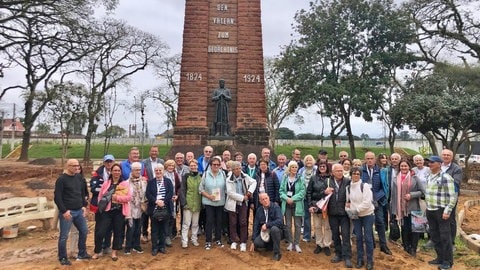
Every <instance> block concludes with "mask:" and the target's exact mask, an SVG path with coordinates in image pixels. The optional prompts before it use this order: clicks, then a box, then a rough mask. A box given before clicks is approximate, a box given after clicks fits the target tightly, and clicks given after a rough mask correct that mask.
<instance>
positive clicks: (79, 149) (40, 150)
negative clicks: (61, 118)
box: [2, 144, 417, 160]
mask: <svg viewBox="0 0 480 270" xmlns="http://www.w3.org/2000/svg"><path fill="white" fill-rule="evenodd" d="M132 146H134V145H121V144H112V145H110V147H109V150H108V153H109V154H112V155H114V156H115V158H117V159H119V160H123V159H125V158H127V155H128V151H129V149H130V148H131V147H132ZM84 147H85V146H84V145H83V144H73V145H70V146H69V148H68V155H67V157H68V158H79V159H82V158H83V152H84ZM137 147H139V149H140V156H141V157H142V158H146V157H148V151H149V147H150V145H145V146H143V147H141V146H138V145H137ZM295 148H298V149H299V150H300V151H301V152H302V156H305V155H307V154H311V155H313V156H314V157H315V158H316V157H317V154H318V150H319V149H320V147H312V146H301V145H298V146H295V145H288V146H279V147H277V148H276V149H275V154H277V155H278V154H280V153H283V154H285V155H286V156H287V158H290V157H291V153H292V151H293V150H294V149H295ZM323 149H325V150H326V151H327V152H328V155H329V158H330V159H336V157H338V152H339V151H342V150H345V151H347V152H350V151H349V150H350V149H349V148H346V147H337V148H336V152H337V154H336V155H335V156H334V155H333V149H332V148H331V147H330V148H329V147H325V148H323ZM169 150H170V146H169V145H159V151H160V157H164V156H165V155H166V154H167V153H168V151H169ZM404 150H405V151H407V153H409V154H410V155H412V154H417V152H416V151H413V150H411V149H404ZM216 151H217V154H221V152H222V149H216ZM366 151H373V152H374V153H375V154H376V155H378V154H380V153H384V152H385V150H384V148H383V147H372V148H360V147H358V148H357V149H356V152H357V157H358V158H361V159H363V156H364V154H365V152H366ZM2 152H3V153H2V157H5V156H6V155H7V154H8V153H9V152H10V145H6V144H4V145H3V151H2ZM61 153H62V146H61V145H60V144H32V147H31V148H30V151H29V158H30V159H36V158H45V157H52V158H60V157H61ZM195 154H196V155H199V154H200V153H195ZM246 154H248V153H244V155H245V156H246ZM258 154H259V153H258ZM386 154H390V153H388V152H387V153H386ZM90 156H91V158H92V159H101V158H102V157H103V156H104V147H103V144H94V145H92V151H91V154H90Z"/></svg>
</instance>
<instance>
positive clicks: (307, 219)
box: [303, 200, 312, 241]
mask: <svg viewBox="0 0 480 270" xmlns="http://www.w3.org/2000/svg"><path fill="white" fill-rule="evenodd" d="M303 202H304V204H303V209H304V214H303V239H304V240H308V241H310V240H311V239H312V221H311V215H310V212H309V211H308V208H309V207H308V201H307V200H303Z"/></svg>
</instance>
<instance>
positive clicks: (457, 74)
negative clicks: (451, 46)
mask: <svg viewBox="0 0 480 270" xmlns="http://www.w3.org/2000/svg"><path fill="white" fill-rule="evenodd" d="M479 74H480V67H476V68H465V67H458V66H451V65H440V64H437V66H436V67H435V69H434V72H433V73H432V74H431V75H429V76H426V77H422V78H417V79H415V80H412V81H411V82H409V86H410V88H409V89H408V91H407V92H406V93H405V94H404V95H403V96H402V97H401V98H400V99H399V100H398V101H397V104H396V105H395V111H396V112H397V113H399V114H401V115H402V118H403V119H404V122H405V124H407V125H409V126H410V127H413V128H415V129H416V130H417V131H419V132H420V133H422V134H423V135H424V136H425V137H426V138H427V139H428V140H429V143H430V145H431V146H432V150H433V152H434V153H438V152H437V149H436V148H435V147H434V145H435V144H434V143H435V142H434V139H437V140H440V141H441V142H442V145H443V146H444V147H446V148H448V149H451V150H452V151H453V152H454V153H456V152H457V150H458V147H459V146H460V145H461V144H462V143H464V142H468V141H469V140H470V138H472V137H473V136H474V132H475V131H478V127H479V126H480V125H479V123H480V114H479V112H480V110H479V108H478V104H479V102H480V94H479V93H480V89H479V85H480V75H479Z"/></svg>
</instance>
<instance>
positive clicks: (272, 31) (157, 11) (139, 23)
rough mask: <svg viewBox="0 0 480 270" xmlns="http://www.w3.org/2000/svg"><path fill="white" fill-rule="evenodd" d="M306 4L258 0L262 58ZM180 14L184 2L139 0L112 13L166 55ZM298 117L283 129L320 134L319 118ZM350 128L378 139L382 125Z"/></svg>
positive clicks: (178, 35)
mask: <svg viewBox="0 0 480 270" xmlns="http://www.w3.org/2000/svg"><path fill="white" fill-rule="evenodd" d="M309 2H310V1H307V0H262V31H263V49H264V55H265V56H276V55H279V54H280V51H281V47H282V46H285V45H287V44H288V43H289V42H290V40H291V39H292V35H293V34H294V33H293V31H292V23H293V22H294V20H293V17H294V15H295V13H296V12H297V11H298V10H300V9H308V8H309ZM139 3H141V4H139ZM184 11H185V0H142V1H141V2H137V1H130V0H122V1H120V6H119V8H118V9H117V11H116V16H117V17H118V18H122V19H124V20H126V21H127V22H128V23H129V24H131V25H133V26H136V27H138V28H140V29H142V30H145V31H148V32H151V33H154V34H156V35H158V36H159V37H161V38H162V39H163V40H164V41H165V42H166V43H167V44H168V45H169V46H170V53H171V54H176V53H181V48H182V34H183V23H184ZM143 76H146V77H143ZM139 77H140V76H139ZM141 77H143V78H144V79H140V80H138V81H136V82H138V83H139V84H135V83H136V82H135V81H134V82H133V84H134V85H132V86H134V87H139V88H144V87H147V88H148V86H145V85H140V83H141V84H146V83H153V84H154V80H153V78H152V77H151V74H141ZM148 77H150V79H148ZM153 86H154V85H153ZM302 114H303V115H304V117H305V123H307V124H304V125H297V124H295V123H294V121H293V119H290V120H289V121H287V122H286V123H285V124H284V126H287V127H288V128H290V129H293V130H295V133H296V134H299V133H315V134H320V129H319V126H320V124H321V121H320V119H318V117H316V116H315V114H312V113H302ZM160 125H161V124H160ZM352 125H353V129H354V134H355V135H360V134H361V133H367V134H369V135H370V136H371V137H379V136H382V134H383V130H382V125H381V123H378V122H377V123H365V122H364V121H362V120H360V119H359V118H356V119H354V121H352ZM152 127H153V128H154V130H157V128H158V129H160V130H161V129H162V127H159V126H158V124H155V125H154V126H152V125H151V124H150V123H149V128H152ZM328 131H329V124H328V122H326V130H325V132H328Z"/></svg>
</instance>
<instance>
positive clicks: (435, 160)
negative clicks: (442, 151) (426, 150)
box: [427, 156, 443, 163]
mask: <svg viewBox="0 0 480 270" xmlns="http://www.w3.org/2000/svg"><path fill="white" fill-rule="evenodd" d="M427 160H428V161H429V162H440V163H442V162H443V161H442V159H441V158H440V157H439V156H431V157H429V158H428V159H427Z"/></svg>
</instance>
